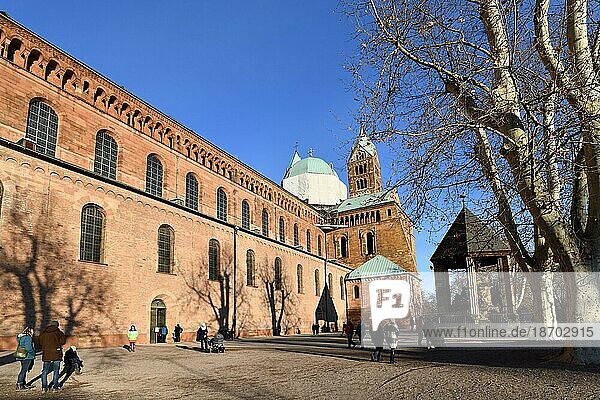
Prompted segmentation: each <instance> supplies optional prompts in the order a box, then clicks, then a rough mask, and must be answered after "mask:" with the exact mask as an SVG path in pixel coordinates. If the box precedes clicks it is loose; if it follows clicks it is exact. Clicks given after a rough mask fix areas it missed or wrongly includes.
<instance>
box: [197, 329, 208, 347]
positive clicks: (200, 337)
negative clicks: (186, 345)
mask: <svg viewBox="0 0 600 400" xmlns="http://www.w3.org/2000/svg"><path fill="white" fill-rule="evenodd" d="M196 341H198V342H200V348H201V349H202V351H206V352H208V327H207V326H206V324H202V325H200V328H198V331H197V332H196Z"/></svg>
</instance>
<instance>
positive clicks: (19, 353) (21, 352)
mask: <svg viewBox="0 0 600 400" xmlns="http://www.w3.org/2000/svg"><path fill="white" fill-rule="evenodd" d="M25 357H27V349H26V348H25V347H22V346H17V350H16V351H15V358H25Z"/></svg>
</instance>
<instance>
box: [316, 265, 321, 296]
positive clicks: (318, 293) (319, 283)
mask: <svg viewBox="0 0 600 400" xmlns="http://www.w3.org/2000/svg"><path fill="white" fill-rule="evenodd" d="M320 294H321V282H320V281H319V270H318V269H315V296H318V295H320Z"/></svg>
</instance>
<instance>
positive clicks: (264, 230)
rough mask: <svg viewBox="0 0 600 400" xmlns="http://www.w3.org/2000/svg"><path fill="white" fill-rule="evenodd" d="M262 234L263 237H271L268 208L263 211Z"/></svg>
mask: <svg viewBox="0 0 600 400" xmlns="http://www.w3.org/2000/svg"><path fill="white" fill-rule="evenodd" d="M262 234H263V236H267V237H268V236H269V213H268V212H267V209H266V208H263V211H262Z"/></svg>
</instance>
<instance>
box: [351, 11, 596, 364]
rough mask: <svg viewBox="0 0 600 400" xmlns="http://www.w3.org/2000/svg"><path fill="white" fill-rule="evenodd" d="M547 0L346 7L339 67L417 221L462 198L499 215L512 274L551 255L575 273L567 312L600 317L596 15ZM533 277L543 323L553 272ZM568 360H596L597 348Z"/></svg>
mask: <svg viewBox="0 0 600 400" xmlns="http://www.w3.org/2000/svg"><path fill="white" fill-rule="evenodd" d="M550 3H551V2H550V1H549V0H529V1H528V0H525V1H519V2H517V1H513V2H510V1H506V2H505V1H501V0H473V1H466V0H421V1H419V0H377V1H376V0H368V1H363V0H356V1H352V0H349V1H345V2H343V7H344V9H345V12H346V13H347V14H348V15H349V16H350V17H351V18H352V19H353V20H354V21H355V23H356V27H357V31H356V38H357V40H358V41H359V53H358V55H357V59H356V60H354V61H355V62H351V63H350V65H349V69H350V71H351V72H352V73H353V77H354V81H353V82H354V83H353V85H354V87H355V89H356V92H357V94H358V95H359V96H360V101H361V110H360V113H359V116H358V118H359V120H360V122H361V123H362V124H365V125H368V126H369V127H370V130H371V131H372V132H373V133H372V134H373V137H374V139H376V140H377V139H378V140H381V141H384V142H387V143H390V145H391V146H392V148H393V149H394V150H396V151H397V152H398V154H399V158H400V160H401V161H402V162H401V163H396V166H398V171H397V172H398V175H397V178H398V179H397V181H396V182H394V183H395V184H398V185H399V186H400V187H401V188H403V189H404V194H405V197H406V203H407V204H414V207H413V209H412V210H411V211H412V214H413V216H414V217H415V219H416V220H417V221H419V220H420V218H422V217H423V216H424V215H430V214H431V213H432V212H434V213H435V211H436V210H437V211H440V210H442V209H443V208H444V205H443V204H444V202H445V201H446V200H447V199H448V198H449V197H453V195H456V194H458V193H459V192H468V193H470V194H471V195H472V197H474V198H475V199H476V201H477V202H478V203H479V205H480V206H481V209H482V210H488V211H491V210H495V211H494V212H493V213H495V217H496V219H497V220H498V221H499V223H500V224H501V227H502V230H503V231H504V234H505V236H506V238H507V240H508V243H509V245H510V247H511V250H512V254H513V256H514V258H515V260H516V262H517V263H518V265H519V267H520V268H521V270H523V271H550V270H552V268H553V264H555V263H557V264H558V265H559V268H560V270H561V271H571V272H576V273H578V274H580V275H579V276H578V278H577V287H576V289H575V279H574V280H573V282H571V283H570V287H571V290H570V291H569V293H570V295H571V298H572V302H571V304H574V305H575V307H574V308H573V310H572V313H571V317H572V320H573V321H574V322H579V321H598V320H600V305H599V303H598V302H597V299H598V298H599V297H600V288H599V287H598V284H597V282H595V280H594V278H593V277H592V276H591V274H589V273H590V272H594V271H599V270H600V262H599V260H600V122H598V121H599V120H598V118H597V117H598V113H599V112H600V102H599V100H600V97H599V94H600V90H599V89H600V86H599V85H600V82H599V78H598V73H597V72H598V68H599V62H598V54H599V49H600V40H599V39H600V38H599V34H598V25H597V24H596V23H595V21H596V20H597V19H598V18H597V17H598V15H597V14H598V9H597V4H595V3H594V4H588V2H587V1H583V0H565V1H564V2H558V3H560V4H559V5H557V6H556V7H554V8H552V7H550V6H551V4H550ZM551 27H552V28H551ZM594 27H595V28H594ZM590 35H591V36H592V38H593V40H591V41H590V39H589V36H590ZM541 276H542V278H541V279H540V281H539V282H538V283H539V286H540V288H541V290H540V291H537V292H538V294H540V298H538V299H537V301H536V303H537V304H538V306H541V309H542V310H541V312H542V314H544V317H545V318H547V319H553V316H552V314H553V304H549V303H548V302H551V299H549V298H547V297H545V296H543V295H541V294H544V293H545V294H548V293H552V288H553V285H552V279H551V278H549V277H548V275H547V274H541ZM550 297H551V296H550ZM577 357H578V360H579V361H580V362H598V361H600V352H599V351H598V350H597V349H578V353H577Z"/></svg>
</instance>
